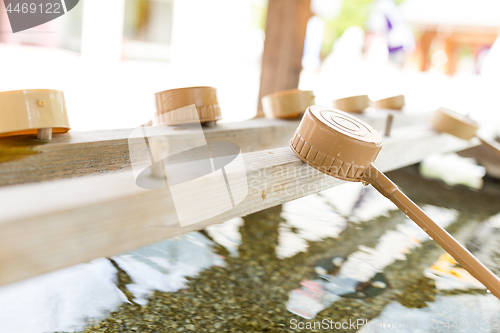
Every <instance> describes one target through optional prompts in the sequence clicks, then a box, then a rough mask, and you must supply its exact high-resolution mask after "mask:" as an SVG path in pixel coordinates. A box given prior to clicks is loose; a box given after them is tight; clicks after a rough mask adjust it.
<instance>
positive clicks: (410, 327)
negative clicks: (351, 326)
mask: <svg viewBox="0 0 500 333" xmlns="http://www.w3.org/2000/svg"><path fill="white" fill-rule="evenodd" d="M428 305H429V306H428V307H425V308H421V309H412V308H406V307H404V306H403V305H401V304H399V303H397V302H394V303H391V304H389V305H387V306H386V307H385V308H384V310H383V312H382V313H381V314H380V315H379V316H378V318H376V319H373V320H372V321H370V322H368V323H367V324H366V325H365V326H364V327H363V328H362V329H361V330H360V331H359V332H360V333H376V332H394V331H395V330H396V329H397V332H398V333H400V332H401V333H426V332H436V333H439V332H457V333H470V332H497V331H498V330H500V315H499V313H500V300H498V299H497V298H496V297H495V296H492V295H458V296H438V297H436V300H435V301H434V302H432V303H428ZM398 324H399V326H398ZM389 327H390V328H389Z"/></svg>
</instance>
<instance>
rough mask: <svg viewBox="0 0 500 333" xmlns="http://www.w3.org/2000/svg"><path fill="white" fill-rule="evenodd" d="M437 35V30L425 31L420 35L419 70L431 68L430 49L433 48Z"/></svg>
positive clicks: (423, 70)
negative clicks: (433, 41)
mask: <svg viewBox="0 0 500 333" xmlns="http://www.w3.org/2000/svg"><path fill="white" fill-rule="evenodd" d="M434 37H436V32H435V31H429V30H427V31H424V33H423V34H422V36H421V37H420V42H419V44H418V50H417V52H418V54H419V66H418V67H419V70H420V71H422V72H425V71H426V70H427V69H428V68H429V49H430V48H431V44H432V40H433V39H434Z"/></svg>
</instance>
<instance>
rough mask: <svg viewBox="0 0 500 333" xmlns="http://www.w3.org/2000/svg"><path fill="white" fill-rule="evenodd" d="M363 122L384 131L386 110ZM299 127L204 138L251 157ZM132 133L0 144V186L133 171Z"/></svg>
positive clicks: (424, 117)
mask: <svg viewBox="0 0 500 333" xmlns="http://www.w3.org/2000/svg"><path fill="white" fill-rule="evenodd" d="M429 116H430V113H428V112H426V113H422V112H415V113H397V114H396V116H395V120H394V126H395V127H398V126H407V125H414V124H418V123H423V122H427V121H428V119H429ZM359 117H360V118H361V119H363V120H364V121H366V122H368V123H369V124H370V125H372V126H373V127H374V128H376V129H377V130H379V131H381V132H383V131H384V124H385V121H386V120H385V119H386V117H387V112H386V111H385V110H377V109H372V110H368V111H367V112H366V114H364V115H360V116H359ZM298 124H299V121H298V120H293V121H285V120H271V119H254V120H250V121H244V122H234V123H219V124H217V126H215V127H213V128H204V134H205V137H206V140H207V141H208V142H212V141H226V142H233V143H236V144H237V145H239V146H240V148H241V150H242V152H243V153H247V152H252V151H258V150H264V149H272V148H278V147H284V146H286V145H287V144H288V140H290V138H291V137H292V136H293V133H294V131H295V129H296V128H297V126H298ZM182 129H183V128H182V126H181V127H170V128H168V129H167V132H168V135H169V136H174V137H176V138H177V142H178V145H177V148H181V147H182V144H183V142H185V141H186V140H187V139H189V137H190V135H192V133H190V131H189V130H182ZM132 131H133V129H119V130H105V131H91V132H70V133H67V134H60V135H54V138H53V140H52V141H51V142H48V143H41V142H40V141H38V140H36V139H35V137H13V138H0V186H7V185H15V184H24V183H33V182H40V181H46V180H56V179H63V178H73V177H81V176H86V175H91V174H96V173H105V172H113V171H118V170H126V169H129V168H130V160H129V147H128V138H129V136H130V134H131V133H132ZM153 131H154V129H153ZM162 133H163V132H162Z"/></svg>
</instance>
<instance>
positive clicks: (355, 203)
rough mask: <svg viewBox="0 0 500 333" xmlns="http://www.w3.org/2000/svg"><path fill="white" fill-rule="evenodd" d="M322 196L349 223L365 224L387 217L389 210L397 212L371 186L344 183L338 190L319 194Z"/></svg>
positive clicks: (394, 207)
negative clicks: (347, 219)
mask: <svg viewBox="0 0 500 333" xmlns="http://www.w3.org/2000/svg"><path fill="white" fill-rule="evenodd" d="M321 195H322V196H325V197H326V198H327V199H328V202H329V203H330V204H331V205H332V206H333V207H334V208H335V211H338V212H340V214H342V215H343V216H345V217H348V218H349V221H350V222H366V221H370V220H373V219H376V218H378V217H380V216H389V212H390V211H391V210H398V208H397V207H396V205H394V204H393V203H392V202H391V201H390V200H389V199H387V198H385V197H384V196H382V195H380V193H379V192H378V191H377V190H375V189H374V188H373V187H371V186H363V185H362V184H361V183H346V184H343V185H342V186H341V187H338V188H331V189H329V190H326V191H323V192H321Z"/></svg>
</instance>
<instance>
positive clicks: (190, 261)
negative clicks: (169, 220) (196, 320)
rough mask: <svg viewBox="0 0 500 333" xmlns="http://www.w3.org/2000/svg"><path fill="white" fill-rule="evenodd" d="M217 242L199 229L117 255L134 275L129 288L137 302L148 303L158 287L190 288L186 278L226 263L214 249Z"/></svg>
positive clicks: (125, 269)
mask: <svg viewBox="0 0 500 333" xmlns="http://www.w3.org/2000/svg"><path fill="white" fill-rule="evenodd" d="M213 244H214V243H213V242H212V241H210V240H209V239H207V238H206V237H205V236H203V235H202V234H201V233H199V232H192V233H189V234H187V235H184V236H182V237H178V238H173V239H168V240H165V241H163V242H159V243H156V244H153V245H149V246H147V247H144V248H141V249H139V250H135V251H132V252H128V253H125V254H122V255H119V256H115V257H113V260H115V261H116V263H117V264H118V265H119V266H120V267H121V268H122V269H123V270H124V271H125V272H127V274H128V275H129V276H130V278H131V279H132V281H133V283H131V284H128V285H127V289H128V290H129V291H130V292H131V293H132V294H133V295H134V297H135V299H134V301H135V302H136V303H138V304H141V305H144V304H146V303H147V297H148V296H149V295H150V294H151V293H152V292H153V291H155V290H160V291H165V292H174V291H177V290H180V289H183V288H186V282H187V280H186V277H187V276H195V275H196V274H198V273H199V272H200V271H202V270H204V269H206V268H208V267H211V266H224V265H225V263H224V259H222V257H220V256H219V255H217V254H215V253H214V252H213V250H212V246H213Z"/></svg>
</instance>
